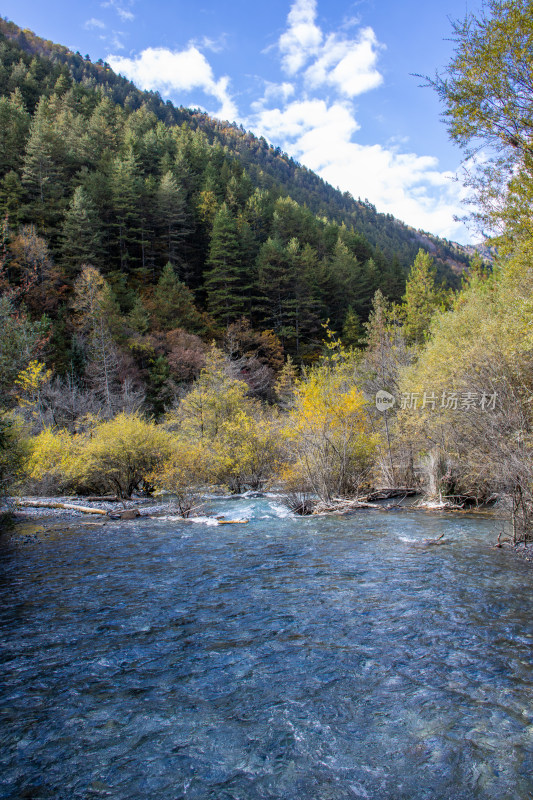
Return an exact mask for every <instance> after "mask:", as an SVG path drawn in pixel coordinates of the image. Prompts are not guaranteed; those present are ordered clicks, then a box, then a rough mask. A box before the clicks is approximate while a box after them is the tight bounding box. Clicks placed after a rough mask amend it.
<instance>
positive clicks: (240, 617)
mask: <svg viewBox="0 0 533 800" xmlns="http://www.w3.org/2000/svg"><path fill="white" fill-rule="evenodd" d="M210 510H211V511H212V512H216V513H224V514H225V515H226V516H227V517H228V518H247V519H250V522H249V524H248V525H233V526H232V525H226V526H217V525H216V524H214V520H204V521H200V522H198V523H191V522H183V521H180V520H178V519H177V518H171V517H167V518H162V519H138V520H134V521H131V522H108V523H107V524H105V525H104V526H101V527H100V526H99V525H94V524H93V525H89V524H87V518H84V519H81V518H79V517H75V516H72V515H71V516H68V515H64V516H62V517H60V518H58V517H55V518H54V517H46V518H44V520H43V519H41V523H43V521H44V526H45V527H47V526H48V527H50V526H51V525H52V526H53V528H54V529H55V530H56V532H54V530H52V532H49V533H48V534H47V535H44V534H43V535H40V534H37V535H32V536H27V535H25V534H27V533H28V532H31V531H30V528H28V524H27V523H25V524H18V525H17V526H15V529H14V530H12V531H11V532H8V534H6V535H4V536H3V537H1V538H0V551H1V561H0V571H1V575H2V582H1V589H0V620H1V646H2V651H1V653H2V654H1V665H2V666H1V669H2V673H3V676H2V683H3V689H2V692H1V700H0V745H1V747H0V797H2V798H17V800H18V799H19V798H31V800H41V798H53V799H54V800H72V799H73V798H92V797H111V798H113V800H123V799H125V798H135V800H144V799H145V798H146V799H149V800H152V799H153V800H159V799H161V800H178V798H191V800H192V799H193V798H197V799H198V800H200V799H201V800H204V799H207V798H213V800H215V799H216V800H230V799H237V798H239V799H242V800H255V798H280V799H281V798H283V799H285V798H287V800H289V799H290V800H296V799H298V800H344V799H345V798H346V799H348V798H376V799H378V798H379V800H383V799H385V800H388V799H390V800H400V798H406V799H407V798H413V799H414V798H416V800H422V799H423V798H435V800H437V798H438V800H443V799H444V798H446V800H452V799H457V800H459V798H465V800H466V798H468V799H470V798H494V800H496V798H497V800H505V798H509V799H511V798H512V799H513V800H516V798H530V797H531V796H532V793H533V692H532V684H533V676H532V662H533V617H532V614H531V586H532V580H533V571H532V568H531V565H530V564H528V563H526V562H522V561H521V560H519V559H517V558H516V557H515V556H514V555H513V554H512V553H511V552H509V551H505V550H495V549H493V547H492V545H493V544H494V541H495V539H496V535H497V531H498V526H499V523H498V522H497V521H495V520H494V519H490V518H483V517H475V516H474V515H471V516H468V515H459V516H456V515H442V516H440V515H439V516H437V515H429V514H424V513H422V512H412V511H402V512H389V513H380V512H375V511H362V512H359V513H357V514H354V515H352V516H347V517H318V518H297V519H295V518H293V517H292V516H291V515H289V514H288V512H285V511H284V510H283V509H282V508H281V507H280V506H279V505H277V503H276V501H275V500H274V499H272V498H241V499H238V500H231V499H226V500H217V501H216V502H214V503H213V504H212V505H211V508H210ZM58 519H60V523H61V524H58ZM34 530H35V528H34ZM441 534H444V538H443V539H442V540H441V543H440V544H439V545H438V546H425V545H424V544H423V540H424V538H426V537H430V538H436V537H438V536H440V535H441Z"/></svg>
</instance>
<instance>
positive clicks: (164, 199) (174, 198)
mask: <svg viewBox="0 0 533 800" xmlns="http://www.w3.org/2000/svg"><path fill="white" fill-rule="evenodd" d="M156 207H157V222H158V228H159V231H160V234H159V249H160V251H161V253H162V254H163V256H164V258H165V261H167V262H169V263H170V264H172V265H173V266H176V265H177V264H179V263H182V262H183V256H182V255H181V254H180V244H181V242H182V240H183V238H184V237H185V236H186V235H187V233H189V228H188V226H187V214H186V203H185V196H184V193H183V190H182V189H181V188H180V187H179V186H178V183H177V181H176V179H175V177H174V176H173V174H172V172H170V171H168V172H166V173H165V174H164V175H163V177H162V178H161V183H160V184H159V187H158V190H157V196H156Z"/></svg>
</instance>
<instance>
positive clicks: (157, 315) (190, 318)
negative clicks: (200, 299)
mask: <svg viewBox="0 0 533 800" xmlns="http://www.w3.org/2000/svg"><path fill="white" fill-rule="evenodd" d="M152 305H153V310H152V316H153V318H154V320H155V322H156V324H157V326H158V327H159V328H161V329H162V330H164V331H170V330H173V329H174V328H185V330H187V331H190V332H192V333H200V332H202V331H203V330H204V328H205V324H204V322H203V320H202V317H201V315H200V314H199V312H198V310H197V308H196V306H195V305H194V298H193V294H192V292H191V290H190V289H189V288H188V287H187V286H186V285H185V284H184V283H182V281H180V279H179V278H178V276H177V275H176V273H175V271H174V267H173V266H172V264H170V263H168V264H166V266H165V268H164V269H163V272H162V273H161V277H160V278H159V281H158V282H157V286H156V287H155V290H154V297H153V304H152Z"/></svg>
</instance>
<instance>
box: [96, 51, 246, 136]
mask: <svg viewBox="0 0 533 800" xmlns="http://www.w3.org/2000/svg"><path fill="white" fill-rule="evenodd" d="M107 61H108V62H109V63H110V65H111V66H112V67H113V69H114V70H115V71H116V72H120V73H122V74H123V75H125V76H126V77H127V78H129V79H130V80H132V81H133V82H134V83H135V84H137V86H139V87H140V88H141V89H152V90H157V91H159V92H161V94H163V95H166V96H170V95H175V93H176V92H190V91H193V90H195V89H200V90H201V91H202V92H204V93H205V94H207V95H210V96H212V97H214V98H216V99H217V100H218V102H219V103H220V108H219V109H218V110H217V111H216V112H214V113H215V115H216V116H217V117H220V118H221V119H228V120H230V121H233V120H234V119H235V118H236V117H237V108H236V106H235V103H234V102H233V100H232V98H231V96H230V93H229V77H228V76H227V75H224V76H222V77H221V78H219V79H218V80H216V79H215V77H214V75H213V70H212V68H211V65H210V64H209V62H208V60H207V59H206V57H205V56H204V54H203V53H201V52H200V51H199V50H198V48H197V47H195V46H194V45H189V46H188V47H187V49H186V50H177V51H174V50H168V49H166V48H164V47H149V48H147V49H146V50H143V51H142V52H141V53H140V55H138V56H137V57H136V58H126V57H124V56H116V55H109V56H108V57H107ZM176 99H177V100H178V102H179V97H178V98H176Z"/></svg>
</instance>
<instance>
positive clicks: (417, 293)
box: [403, 248, 442, 344]
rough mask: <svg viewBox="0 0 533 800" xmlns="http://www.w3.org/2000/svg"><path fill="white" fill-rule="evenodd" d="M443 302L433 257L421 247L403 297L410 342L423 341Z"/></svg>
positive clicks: (407, 333)
mask: <svg viewBox="0 0 533 800" xmlns="http://www.w3.org/2000/svg"><path fill="white" fill-rule="evenodd" d="M441 302H442V295H441V293H440V292H439V291H438V289H437V287H436V286H435V268H434V266H433V259H432V257H431V256H430V255H429V254H428V253H426V251H425V250H422V248H420V250H419V251H418V255H417V257H416V258H415V262H414V264H413V266H412V267H411V271H410V273H409V278H408V279H407V284H406V286H405V295H404V298H403V311H404V316H405V335H406V337H407V341H408V342H409V343H411V344H420V343H421V342H423V340H424V336H425V334H426V332H427V330H428V328H429V323H430V321H431V317H432V316H433V314H434V313H435V310H436V309H437V308H438V306H439V305H440V304H441Z"/></svg>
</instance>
